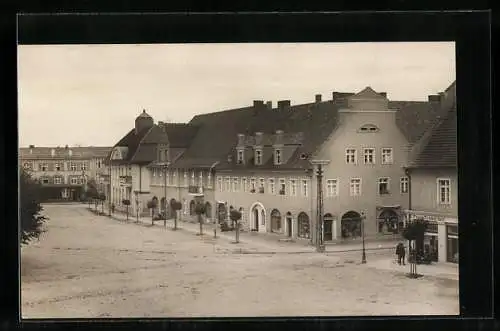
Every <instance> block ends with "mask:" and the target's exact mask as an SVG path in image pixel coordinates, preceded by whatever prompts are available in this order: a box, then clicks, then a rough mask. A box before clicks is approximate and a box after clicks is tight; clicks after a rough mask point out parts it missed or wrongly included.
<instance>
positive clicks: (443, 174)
mask: <svg viewBox="0 0 500 331" xmlns="http://www.w3.org/2000/svg"><path fill="white" fill-rule="evenodd" d="M441 98H442V101H441V107H440V109H439V111H438V113H437V114H436V116H435V118H434V120H433V122H432V123H430V125H429V126H428V127H427V130H426V131H425V132H424V133H423V134H422V135H421V137H420V139H419V140H418V141H416V142H415V144H414V145H413V146H412V149H411V151H410V157H409V160H408V165H407V166H406V172H407V173H408V175H409V178H410V193H411V199H410V205H409V206H408V209H407V210H406V216H407V218H408V219H410V220H415V219H424V220H426V221H427V222H428V226H427V232H426V234H425V239H424V247H422V248H421V249H424V251H428V252H429V253H430V254H431V256H432V257H433V258H434V260H435V261H439V262H453V263H458V171H457V108H456V86H455V83H453V84H452V85H451V86H450V87H449V88H448V89H446V91H444V93H442V94H441Z"/></svg>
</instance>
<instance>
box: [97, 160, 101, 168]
mask: <svg viewBox="0 0 500 331" xmlns="http://www.w3.org/2000/svg"><path fill="white" fill-rule="evenodd" d="M100 167H101V160H98V161H97V168H100Z"/></svg>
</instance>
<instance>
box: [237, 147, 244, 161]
mask: <svg viewBox="0 0 500 331" xmlns="http://www.w3.org/2000/svg"><path fill="white" fill-rule="evenodd" d="M244 157H245V154H244V152H243V150H238V158H237V160H238V164H243V162H244V159H245V158H244Z"/></svg>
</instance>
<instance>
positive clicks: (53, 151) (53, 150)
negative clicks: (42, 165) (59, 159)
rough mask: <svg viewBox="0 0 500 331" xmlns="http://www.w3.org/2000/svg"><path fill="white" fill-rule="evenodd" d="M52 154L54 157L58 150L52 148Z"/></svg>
mask: <svg viewBox="0 0 500 331" xmlns="http://www.w3.org/2000/svg"><path fill="white" fill-rule="evenodd" d="M50 155H51V156H52V157H54V156H55V155H56V150H55V149H52V150H51V151H50Z"/></svg>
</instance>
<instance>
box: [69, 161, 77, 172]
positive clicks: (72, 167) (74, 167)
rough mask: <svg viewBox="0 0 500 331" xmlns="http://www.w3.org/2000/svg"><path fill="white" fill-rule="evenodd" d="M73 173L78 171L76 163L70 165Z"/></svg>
mask: <svg viewBox="0 0 500 331" xmlns="http://www.w3.org/2000/svg"><path fill="white" fill-rule="evenodd" d="M69 167H70V169H71V171H76V163H73V162H71V163H70V165H69Z"/></svg>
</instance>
